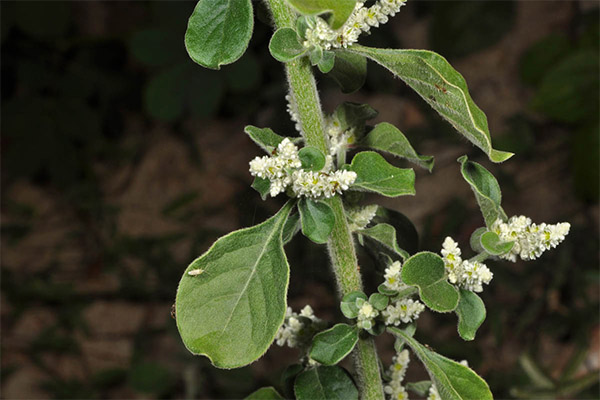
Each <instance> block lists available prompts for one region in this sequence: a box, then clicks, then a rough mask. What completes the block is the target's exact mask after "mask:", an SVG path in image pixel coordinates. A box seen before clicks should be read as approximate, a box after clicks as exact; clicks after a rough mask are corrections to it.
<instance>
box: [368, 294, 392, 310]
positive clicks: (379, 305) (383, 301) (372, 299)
mask: <svg viewBox="0 0 600 400" xmlns="http://www.w3.org/2000/svg"><path fill="white" fill-rule="evenodd" d="M369 303H371V305H372V306H373V307H375V309H377V310H379V311H383V310H385V308H386V307H387V306H388V304H389V303H390V298H389V297H387V296H384V295H383V294H380V293H373V294H372V295H370V296H369Z"/></svg>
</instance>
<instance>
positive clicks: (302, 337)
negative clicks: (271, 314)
mask: <svg viewBox="0 0 600 400" xmlns="http://www.w3.org/2000/svg"><path fill="white" fill-rule="evenodd" d="M300 316H302V317H306V318H308V319H310V321H311V322H310V323H308V324H307V323H306V320H304V321H305V322H303V321H302V320H301V319H300V318H299V317H300ZM321 325H322V321H321V320H320V319H319V318H317V317H316V316H315V315H314V313H313V310H312V308H311V307H310V306H308V305H307V306H305V307H304V308H303V309H302V311H301V312H300V315H298V314H297V313H295V312H293V311H292V308H291V307H288V308H287V311H286V314H285V321H284V323H283V325H281V326H280V327H279V330H278V331H277V333H276V335H275V343H277V345H278V346H285V345H286V344H287V346H289V347H298V346H306V345H307V344H308V343H309V342H310V339H311V338H312V335H314V333H315V332H316V331H317V330H318V328H320V327H321Z"/></svg>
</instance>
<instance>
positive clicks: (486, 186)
mask: <svg viewBox="0 0 600 400" xmlns="http://www.w3.org/2000/svg"><path fill="white" fill-rule="evenodd" d="M458 162H459V163H460V164H461V167H460V172H461V173H462V176H463V178H465V180H466V181H467V182H468V183H469V185H471V189H473V193H475V198H476V199H477V203H478V204H479V208H480V209H481V213H482V214H483V219H484V220H485V224H486V225H487V227H488V228H489V227H491V226H492V224H493V223H494V222H496V220H497V219H498V218H501V219H506V214H504V211H503V210H502V207H500V203H501V202H502V193H501V192H500V185H498V181H497V180H496V178H494V175H492V174H491V173H490V172H489V171H488V170H487V169H485V168H484V167H483V166H482V165H481V164H478V163H476V162H473V161H469V159H468V158H467V156H462V157H460V158H459V159H458Z"/></svg>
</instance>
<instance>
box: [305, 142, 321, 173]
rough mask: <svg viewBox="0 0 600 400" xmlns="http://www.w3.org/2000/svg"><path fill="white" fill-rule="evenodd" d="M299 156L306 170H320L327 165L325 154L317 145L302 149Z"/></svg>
mask: <svg viewBox="0 0 600 400" xmlns="http://www.w3.org/2000/svg"><path fill="white" fill-rule="evenodd" d="M298 158H300V162H301V163H302V169H303V170H305V171H320V170H322V169H323V167H324V166H325V155H324V154H323V153H322V152H321V151H320V150H319V149H317V148H316V147H312V146H307V147H303V148H301V149H300V151H299V152H298Z"/></svg>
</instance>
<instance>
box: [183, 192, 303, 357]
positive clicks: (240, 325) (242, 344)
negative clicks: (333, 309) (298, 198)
mask: <svg viewBox="0 0 600 400" xmlns="http://www.w3.org/2000/svg"><path fill="white" fill-rule="evenodd" d="M292 205H293V203H292V202H288V203H287V204H286V205H285V206H284V207H283V208H282V209H281V210H280V211H279V212H278V213H277V214H275V215H274V216H273V217H271V218H270V219H268V220H266V221H265V222H263V223H262V224H259V225H256V226H253V227H250V228H245V229H241V230H238V231H235V232H232V233H230V234H228V235H226V236H223V237H222V238H220V239H219V240H217V241H216V242H215V243H214V244H213V245H212V246H211V248H210V249H209V250H208V251H207V252H206V253H204V254H203V255H202V256H200V257H199V258H198V259H196V260H195V261H194V262H192V263H191V264H190V266H189V267H188V268H187V270H186V271H185V273H184V274H183V277H182V278H181V281H180V283H179V288H178V290H177V297H176V299H175V312H176V315H177V328H178V329H179V334H180V335H181V338H182V339H183V343H184V344H185V346H186V347H187V348H188V350H189V351H191V352H192V353H193V354H198V355H205V356H207V357H208V358H209V359H210V360H211V362H212V363H213V365H215V366H216V367H219V368H237V367H241V366H244V365H247V364H250V363H251V362H253V361H255V360H256V359H258V358H259V357H260V356H262V355H263V354H264V352H265V351H266V350H267V348H268V347H269V346H270V345H271V343H272V342H273V339H274V338H275V334H276V333H277V330H278V329H279V327H280V326H281V324H282V323H283V321H284V318H285V311H286V308H287V307H286V295H287V288H288V282H289V265H288V262H287V260H286V257H285V253H284V252H283V243H282V239H281V236H282V231H283V227H284V225H285V221H286V220H287V217H288V214H289V213H290V210H291V208H292ZM194 269H202V270H204V272H203V273H202V274H201V275H198V276H190V275H188V271H191V270H194ZM215 310H218V312H215Z"/></svg>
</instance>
